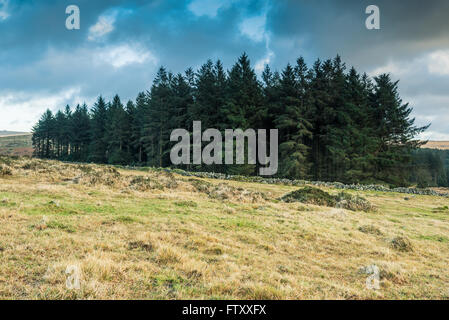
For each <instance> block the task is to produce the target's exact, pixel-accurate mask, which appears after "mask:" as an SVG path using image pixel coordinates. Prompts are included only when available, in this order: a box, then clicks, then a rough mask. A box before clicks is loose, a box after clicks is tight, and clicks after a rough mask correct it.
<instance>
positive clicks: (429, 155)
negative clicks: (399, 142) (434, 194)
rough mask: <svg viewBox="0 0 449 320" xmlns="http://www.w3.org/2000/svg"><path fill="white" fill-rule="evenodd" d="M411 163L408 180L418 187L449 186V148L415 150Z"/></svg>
mask: <svg viewBox="0 0 449 320" xmlns="http://www.w3.org/2000/svg"><path fill="white" fill-rule="evenodd" d="M412 165H413V170H412V172H411V176H410V182H412V183H413V184H416V185H418V187H421V188H425V187H449V150H434V149H418V150H415V151H413V153H412Z"/></svg>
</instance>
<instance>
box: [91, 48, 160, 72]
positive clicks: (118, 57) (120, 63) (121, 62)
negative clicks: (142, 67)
mask: <svg viewBox="0 0 449 320" xmlns="http://www.w3.org/2000/svg"><path fill="white" fill-rule="evenodd" d="M95 59H96V62H97V63H101V62H106V63H108V64H110V65H112V66H113V67H114V68H121V67H124V66H128V65H132V64H143V63H147V62H149V63H152V64H157V63H158V59H157V58H156V57H155V56H154V55H153V54H152V53H151V52H150V51H149V50H147V49H145V48H143V47H142V46H140V45H138V44H135V45H133V46H131V45H129V44H123V45H119V46H109V47H105V48H102V49H101V50H100V51H99V52H98V53H97V55H96V57H95Z"/></svg>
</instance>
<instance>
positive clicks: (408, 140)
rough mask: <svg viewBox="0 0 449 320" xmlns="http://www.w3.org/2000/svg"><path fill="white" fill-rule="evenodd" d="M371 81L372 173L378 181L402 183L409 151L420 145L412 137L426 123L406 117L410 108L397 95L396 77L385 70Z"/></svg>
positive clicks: (408, 160)
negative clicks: (373, 139) (373, 168)
mask: <svg viewBox="0 0 449 320" xmlns="http://www.w3.org/2000/svg"><path fill="white" fill-rule="evenodd" d="M374 81H375V87H374V93H373V95H372V101H371V103H372V104H373V110H374V117H373V126H374V127H375V128H376V130H375V135H376V137H377V146H376V150H375V152H374V156H375V163H376V167H375V175H376V177H377V178H378V179H380V180H382V181H387V182H390V183H393V184H396V185H404V184H406V182H407V177H408V170H409V169H410V161H411V151H412V150H414V149H416V148H418V147H419V146H420V145H422V142H419V141H416V140H413V139H414V138H415V137H416V136H417V135H418V134H419V133H421V132H423V131H424V130H426V129H427V128H428V127H429V126H424V127H416V126H414V122H415V119H410V118H409V116H410V113H411V112H412V109H411V108H409V106H408V104H403V103H402V100H401V98H400V97H399V94H398V81H396V82H393V81H391V78H390V75H388V74H382V75H380V76H378V77H375V78H374Z"/></svg>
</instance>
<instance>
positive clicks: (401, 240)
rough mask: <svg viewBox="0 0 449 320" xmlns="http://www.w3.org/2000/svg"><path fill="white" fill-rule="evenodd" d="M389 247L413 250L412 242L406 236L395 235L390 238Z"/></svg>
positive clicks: (403, 250) (399, 249)
mask: <svg viewBox="0 0 449 320" xmlns="http://www.w3.org/2000/svg"><path fill="white" fill-rule="evenodd" d="M391 247H392V248H393V249H395V250H398V251H402V252H409V251H413V246H412V243H411V242H410V240H409V239H407V238H406V237H396V238H394V239H393V240H391Z"/></svg>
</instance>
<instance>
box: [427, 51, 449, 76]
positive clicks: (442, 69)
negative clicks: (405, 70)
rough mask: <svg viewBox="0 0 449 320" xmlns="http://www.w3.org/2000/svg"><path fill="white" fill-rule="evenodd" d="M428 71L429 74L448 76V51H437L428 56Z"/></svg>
mask: <svg viewBox="0 0 449 320" xmlns="http://www.w3.org/2000/svg"><path fill="white" fill-rule="evenodd" d="M428 60H429V62H428V69H429V72H430V73H434V74H438V75H449V50H446V51H443V50H439V51H436V52H433V53H431V54H430V55H429V56H428Z"/></svg>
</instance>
